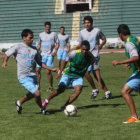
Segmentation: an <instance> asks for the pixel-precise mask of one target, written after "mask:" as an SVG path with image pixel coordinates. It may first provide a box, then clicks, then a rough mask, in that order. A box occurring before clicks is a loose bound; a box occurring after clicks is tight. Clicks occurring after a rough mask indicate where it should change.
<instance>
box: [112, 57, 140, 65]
mask: <svg viewBox="0 0 140 140" xmlns="http://www.w3.org/2000/svg"><path fill="white" fill-rule="evenodd" d="M138 60H139V56H133V57H131V58H130V59H126V60H122V61H116V60H114V61H112V65H113V66H116V65H121V64H127V63H132V62H135V61H138Z"/></svg>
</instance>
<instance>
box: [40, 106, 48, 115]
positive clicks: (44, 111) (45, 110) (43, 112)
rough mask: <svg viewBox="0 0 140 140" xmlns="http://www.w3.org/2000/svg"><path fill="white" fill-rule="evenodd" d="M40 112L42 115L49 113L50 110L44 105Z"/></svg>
mask: <svg viewBox="0 0 140 140" xmlns="http://www.w3.org/2000/svg"><path fill="white" fill-rule="evenodd" d="M41 112H42V114H43V115H50V112H49V111H48V110H47V109H46V108H44V107H43V108H42V109H41Z"/></svg>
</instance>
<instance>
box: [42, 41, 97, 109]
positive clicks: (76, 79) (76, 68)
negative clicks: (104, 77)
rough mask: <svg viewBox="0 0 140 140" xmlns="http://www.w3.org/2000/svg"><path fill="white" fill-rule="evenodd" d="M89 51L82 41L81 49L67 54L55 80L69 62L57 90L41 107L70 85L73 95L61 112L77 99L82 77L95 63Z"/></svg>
mask: <svg viewBox="0 0 140 140" xmlns="http://www.w3.org/2000/svg"><path fill="white" fill-rule="evenodd" d="M89 49H90V45H89V42H88V41H82V43H81V49H79V50H73V51H72V52H70V53H69V54H68V56H67V58H66V60H64V62H63V65H62V68H61V71H60V72H59V74H58V75H57V78H58V77H60V76H61V73H62V71H63V70H64V68H65V66H66V64H67V62H68V61H70V63H69V65H68V66H67V67H66V69H65V71H64V75H63V76H62V77H61V80H60V82H59V84H58V89H57V90H54V91H53V92H52V93H51V94H50V96H49V97H48V98H47V99H45V100H44V101H43V103H42V106H43V107H46V105H47V104H48V102H49V101H50V100H51V99H52V98H54V97H55V96H57V95H59V94H60V93H63V92H64V91H65V89H66V88H67V87H68V86H69V85H70V84H72V86H73V88H74V93H73V94H72V95H71V96H70V97H69V99H68V101H67V102H66V103H65V105H64V106H63V107H62V108H61V109H62V110H63V109H65V107H66V106H67V105H68V104H71V103H72V102H73V101H75V100H76V99H77V97H78V96H79V95H80V93H81V91H82V87H83V76H84V75H85V73H86V71H87V68H88V66H89V65H90V64H91V65H93V63H94V61H95V58H94V56H93V55H92V54H91V53H90V52H89Z"/></svg>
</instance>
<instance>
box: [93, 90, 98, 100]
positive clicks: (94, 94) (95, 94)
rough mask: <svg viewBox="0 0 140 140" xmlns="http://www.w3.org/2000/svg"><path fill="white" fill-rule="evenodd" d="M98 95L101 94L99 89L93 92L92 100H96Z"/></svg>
mask: <svg viewBox="0 0 140 140" xmlns="http://www.w3.org/2000/svg"><path fill="white" fill-rule="evenodd" d="M98 93H99V90H98V89H95V90H92V93H91V99H92V100H94V99H95V98H96V97H97V95H98Z"/></svg>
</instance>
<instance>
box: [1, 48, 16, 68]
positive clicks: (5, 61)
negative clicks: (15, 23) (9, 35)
mask: <svg viewBox="0 0 140 140" xmlns="http://www.w3.org/2000/svg"><path fill="white" fill-rule="evenodd" d="M18 48H19V47H18V46H12V47H11V48H10V49H8V50H7V51H6V52H5V55H4V58H3V64H2V68H6V66H7V62H8V59H9V57H10V56H12V55H15V56H16V53H17V50H18Z"/></svg>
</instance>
